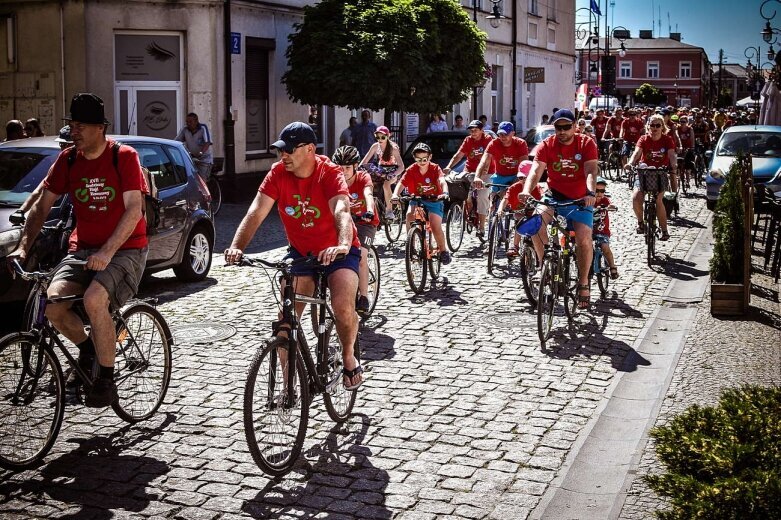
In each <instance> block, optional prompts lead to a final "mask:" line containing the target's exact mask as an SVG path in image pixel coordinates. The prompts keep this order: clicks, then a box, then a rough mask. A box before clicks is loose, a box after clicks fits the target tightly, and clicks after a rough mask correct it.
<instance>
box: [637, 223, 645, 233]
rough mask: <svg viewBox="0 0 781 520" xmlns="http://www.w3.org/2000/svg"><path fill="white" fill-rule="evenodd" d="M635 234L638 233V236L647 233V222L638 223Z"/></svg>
mask: <svg viewBox="0 0 781 520" xmlns="http://www.w3.org/2000/svg"><path fill="white" fill-rule="evenodd" d="M635 233H637V234H638V235H642V234H643V233H645V222H638V223H637V228H636V229H635Z"/></svg>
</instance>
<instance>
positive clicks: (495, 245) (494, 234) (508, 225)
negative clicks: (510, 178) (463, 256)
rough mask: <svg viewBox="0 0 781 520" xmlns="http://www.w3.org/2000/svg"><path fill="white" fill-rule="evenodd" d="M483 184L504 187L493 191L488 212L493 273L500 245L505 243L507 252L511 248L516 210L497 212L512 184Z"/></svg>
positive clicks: (490, 257) (489, 245) (490, 186)
mask: <svg viewBox="0 0 781 520" xmlns="http://www.w3.org/2000/svg"><path fill="white" fill-rule="evenodd" d="M483 185H484V186H485V187H486V188H494V187H496V188H502V189H500V190H499V191H493V190H492V191H491V195H490V206H489V207H490V208H491V210H490V211H489V213H488V272H489V273H490V274H493V271H494V263H495V261H496V259H497V258H498V257H499V247H500V246H502V245H504V249H505V252H506V251H507V249H508V248H509V243H510V240H511V239H512V234H511V231H512V230H513V229H514V226H513V221H514V220H515V212H513V211H505V212H504V215H499V214H498V212H497V209H498V207H499V203H500V202H501V200H502V198H503V197H504V194H505V192H506V191H507V188H509V186H510V185H507V184H494V183H490V182H487V183H484V184H483Z"/></svg>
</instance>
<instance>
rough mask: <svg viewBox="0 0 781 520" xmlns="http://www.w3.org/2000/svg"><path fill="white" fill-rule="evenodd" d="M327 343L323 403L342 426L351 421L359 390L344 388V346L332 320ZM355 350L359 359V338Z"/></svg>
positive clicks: (327, 334) (330, 414)
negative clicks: (326, 370)
mask: <svg viewBox="0 0 781 520" xmlns="http://www.w3.org/2000/svg"><path fill="white" fill-rule="evenodd" d="M325 341H326V345H328V351H327V352H326V356H327V359H326V362H327V368H328V373H327V374H328V375H327V376H326V380H325V382H324V386H325V392H324V393H323V402H324V403H325V409H326V411H327V412H328V415H329V416H330V417H331V419H332V420H333V421H334V422H337V423H340V424H341V423H343V422H344V421H346V420H347V419H349V418H350V415H351V414H352V412H353V407H354V406H355V397H356V396H357V395H358V389H357V388H356V389H355V390H347V389H346V388H345V387H344V384H343V378H342V368H344V358H343V357H342V344H341V343H340V342H339V336H338V335H337V334H336V330H335V324H334V322H333V321H332V320H328V324H327V325H326V328H325ZM354 349H355V357H356V358H358V357H359V354H360V348H359V346H358V338H356V339H355V347H354Z"/></svg>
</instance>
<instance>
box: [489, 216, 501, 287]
mask: <svg viewBox="0 0 781 520" xmlns="http://www.w3.org/2000/svg"><path fill="white" fill-rule="evenodd" d="M501 228H502V223H501V219H500V218H499V216H498V215H496V214H494V215H493V216H492V217H491V221H490V222H489V224H488V273H489V274H493V272H494V262H495V261H496V257H497V256H498V255H499V242H500V241H501V236H500V233H501Z"/></svg>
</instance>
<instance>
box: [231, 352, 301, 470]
mask: <svg viewBox="0 0 781 520" xmlns="http://www.w3.org/2000/svg"><path fill="white" fill-rule="evenodd" d="M287 353H288V342H287V340H286V339H282V338H274V339H271V340H267V341H266V342H264V344H263V345H262V346H261V347H260V349H259V350H258V352H257V354H255V357H254V358H253V360H252V363H251V364H250V367H249V372H248V373H247V383H246V385H245V386H244V434H245V436H246V438H247V446H248V447H249V452H250V454H251V455H252V460H254V461H255V464H257V465H258V467H259V468H260V469H261V470H263V471H264V472H265V473H267V474H269V475H272V476H280V475H284V474H285V473H287V472H288V471H290V470H291V469H292V468H293V465H294V464H295V462H296V460H297V459H298V456H299V455H301V449H302V448H303V446H304V439H305V437H306V427H307V423H308V422H309V385H308V384H306V381H307V373H306V369H305V368H304V363H303V360H302V358H301V353H300V352H298V355H297V356H296V361H295V363H296V369H295V380H294V382H293V395H288V392H287V384H286V383H287V365H288V356H287ZM302 381H303V382H304V384H302Z"/></svg>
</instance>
